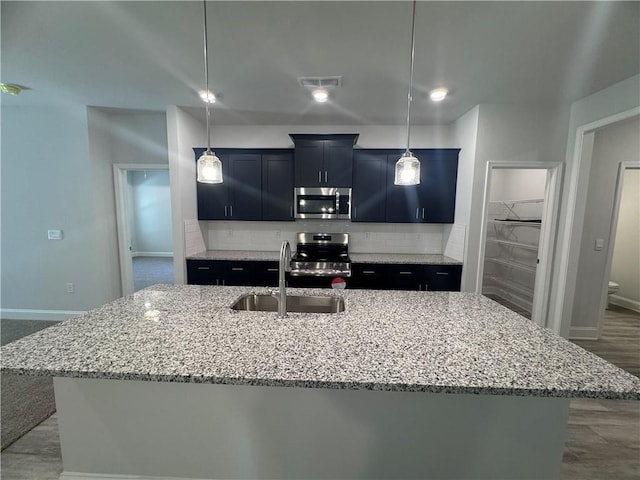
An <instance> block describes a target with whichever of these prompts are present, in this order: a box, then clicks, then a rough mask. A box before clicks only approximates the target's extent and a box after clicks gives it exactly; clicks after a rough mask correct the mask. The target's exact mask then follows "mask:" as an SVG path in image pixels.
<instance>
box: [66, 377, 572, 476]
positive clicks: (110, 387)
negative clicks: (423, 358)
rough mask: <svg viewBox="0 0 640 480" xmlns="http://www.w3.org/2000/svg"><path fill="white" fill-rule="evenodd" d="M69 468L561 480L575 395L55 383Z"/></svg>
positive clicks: (140, 472)
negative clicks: (566, 439) (511, 395)
mask: <svg viewBox="0 0 640 480" xmlns="http://www.w3.org/2000/svg"><path fill="white" fill-rule="evenodd" d="M54 386H55V393H56V404H57V409H58V421H59V424H60V442H61V447H62V455H63V465H64V472H63V473H62V475H61V477H60V478H61V479H67V478H68V479H71V478H77V476H75V473H77V472H79V473H81V474H89V475H92V478H95V479H100V478H101V475H103V476H104V478H109V477H108V475H125V476H133V475H143V476H147V477H150V478H154V477H167V476H170V477H177V478H192V479H193V478H211V479H249V478H256V479H258V478H272V479H273V478H278V479H294V478H295V479H298V478H353V479H367V478H393V479H401V478H425V477H437V478H450V479H454V478H455V479H465V478H467V479H476V478H478V477H485V478H493V479H499V478H504V479H509V480H513V479H517V478H538V479H543V478H548V479H554V478H558V477H559V473H560V467H561V461H562V451H563V447H564V440H565V431H566V423H567V415H568V408H569V400H568V399H565V398H540V397H509V396H493V395H471V394H434V393H415V392H379V391H368V390H334V389H314V388H308V389H307V388H284V387H255V386H238V385H211V384H186V383H166V382H142V381H125V380H96V379H72V378H55V379H54Z"/></svg>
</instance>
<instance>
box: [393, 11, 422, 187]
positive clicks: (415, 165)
mask: <svg viewBox="0 0 640 480" xmlns="http://www.w3.org/2000/svg"><path fill="white" fill-rule="evenodd" d="M415 26H416V0H413V14H412V17H411V67H410V69H409V93H408V94H407V149H406V150H405V152H404V153H403V154H402V156H401V157H400V159H399V160H398V161H397V162H396V174H395V178H394V180H393V183H394V184H395V185H418V184H419V183H420V161H419V160H418V159H417V158H416V157H414V156H413V153H411V151H410V150H409V145H410V139H411V124H410V119H411V91H412V90H413V57H414V48H415V41H416V35H415Z"/></svg>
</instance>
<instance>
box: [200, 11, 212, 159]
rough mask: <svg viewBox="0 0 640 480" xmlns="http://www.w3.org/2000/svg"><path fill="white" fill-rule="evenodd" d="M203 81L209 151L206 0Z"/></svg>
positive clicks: (208, 146) (208, 147)
mask: <svg viewBox="0 0 640 480" xmlns="http://www.w3.org/2000/svg"><path fill="white" fill-rule="evenodd" d="M202 3H203V5H204V83H205V88H206V91H205V98H206V100H205V102H204V103H205V111H206V116H207V152H210V151H211V131H210V130H209V57H208V56H207V1H206V0H204V1H203V2H202Z"/></svg>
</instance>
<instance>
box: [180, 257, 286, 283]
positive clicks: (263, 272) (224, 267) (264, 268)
mask: <svg viewBox="0 0 640 480" xmlns="http://www.w3.org/2000/svg"><path fill="white" fill-rule="evenodd" d="M187 283H188V284H190V285H228V286H233V285H236V286H252V287H275V286H277V285H278V262H275V261H249V260H187Z"/></svg>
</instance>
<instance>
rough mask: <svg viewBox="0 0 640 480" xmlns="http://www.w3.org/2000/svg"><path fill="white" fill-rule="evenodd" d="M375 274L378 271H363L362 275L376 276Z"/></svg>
mask: <svg viewBox="0 0 640 480" xmlns="http://www.w3.org/2000/svg"><path fill="white" fill-rule="evenodd" d="M374 273H376V271H375V270H363V271H362V274H363V275H372V274H374Z"/></svg>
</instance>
